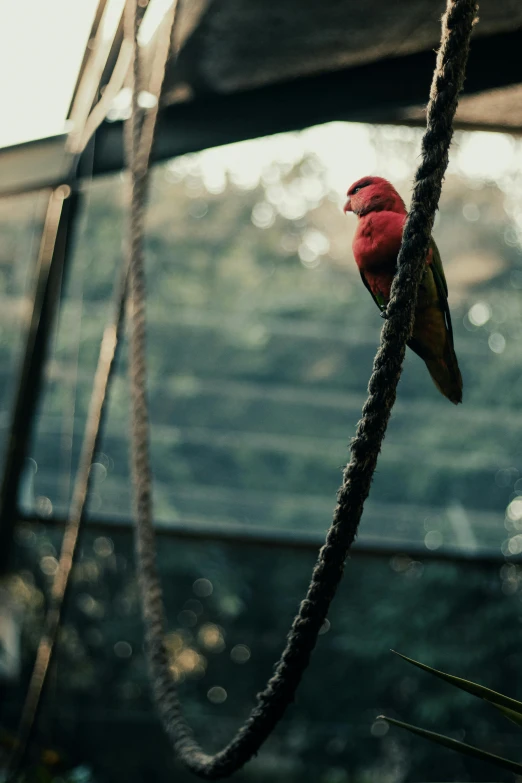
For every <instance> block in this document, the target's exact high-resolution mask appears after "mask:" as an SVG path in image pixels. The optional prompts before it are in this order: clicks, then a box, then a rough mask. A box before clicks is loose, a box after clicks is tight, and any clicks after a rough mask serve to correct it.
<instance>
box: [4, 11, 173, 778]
mask: <svg viewBox="0 0 522 783" xmlns="http://www.w3.org/2000/svg"><path fill="white" fill-rule="evenodd" d="M176 11H177V2H174V3H173V5H172V7H171V9H170V11H169V12H168V13H167V16H166V17H165V19H164V20H163V22H162V25H161V27H160V30H159V34H158V36H157V42H156V51H155V56H154V61H153V64H152V71H151V77H150V81H149V83H148V84H147V88H148V91H149V92H150V93H151V94H152V95H154V96H155V97H156V99H157V100H156V104H155V105H154V107H153V108H151V109H150V110H149V111H148V112H147V113H146V114H145V115H144V117H143V119H142V121H141V124H142V132H141V134H140V138H139V139H138V148H137V154H138V159H139V161H140V162H141V166H142V167H144V168H145V169H148V162H149V158H150V152H151V148H152V141H153V133H154V127H155V125H156V117H157V114H158V110H159V97H160V94H161V88H162V85H163V79H164V75H165V67H166V63H167V59H168V55H169V52H170V50H171V45H172V39H173V35H174V25H175V20H176ZM124 44H125V45H124V46H122V52H121V53H120V56H119V58H118V63H117V66H116V69H115V75H113V76H112V77H111V79H110V81H109V85H108V87H107V90H106V92H107V94H108V95H112V94H113V93H114V91H115V90H116V89H119V88H120V86H121V82H122V81H123V78H124V76H125V72H126V71H127V70H128V65H130V58H129V50H128V42H124ZM133 49H134V47H132V50H133ZM104 98H105V93H104ZM100 104H101V105H100ZM109 108H110V101H109V100H103V98H102V101H101V102H100V103H99V104H97V105H96V106H95V107H94V109H93V111H92V112H91V114H90V115H89V117H88V118H87V122H86V127H85V129H84V131H83V133H82V135H81V138H82V142H81V144H79V146H78V151H77V152H76V153H75V155H74V159H73V168H74V169H75V168H76V166H77V163H78V160H79V155H80V153H81V151H83V150H84V149H85V147H86V145H87V141H88V139H89V138H91V136H92V134H93V133H94V132H95V131H96V129H97V128H98V126H99V124H100V122H101V121H102V120H103V117H104V116H105V114H106V113H107V110H108V109H109ZM142 114H144V113H142ZM127 286H128V267H127V265H124V268H123V270H122V272H120V274H119V275H118V277H117V279H116V282H115V285H114V292H113V312H112V314H111V318H110V320H109V322H108V323H107V325H106V327H105V329H104V332H103V337H102V342H101V345H100V351H99V356H98V362H97V366H96V371H95V376H94V382H93V389H92V393H91V399H90V402H89V410H88V412H87V418H86V424H85V431H84V436H83V441H82V450H81V454H80V460H79V464H78V471H77V475H76V480H75V484H74V490H73V496H72V500H71V508H70V510H69V516H68V520H67V524H66V525H65V530H64V536H63V541H62V547H61V551H60V557H59V560H58V568H57V571H56V574H55V576H54V579H53V584H52V587H51V595H50V599H49V607H48V610H47V613H46V616H45V621H44V629H43V632H42V637H41V640H40V643H39V645H38V649H37V652H36V658H35V663H34V666H33V671H32V674H31V679H30V682H29V687H28V689H27V695H26V698H25V702H24V705H23V708H22V715H21V718H20V723H19V726H18V730H17V737H16V744H15V747H14V749H13V752H12V754H11V757H10V759H9V763H8V771H7V772H8V775H7V779H8V780H9V781H13V780H15V779H16V776H17V775H18V773H19V772H20V770H21V769H22V768H23V765H24V762H25V759H26V755H27V752H28V749H29V745H30V742H31V739H32V736H33V732H34V730H35V727H36V723H37V720H38V714H39V710H40V706H41V703H42V698H43V695H44V690H45V686H46V682H47V678H48V673H49V670H50V666H51V663H52V660H53V656H54V652H55V649H56V639H57V636H58V630H59V627H60V622H61V617H62V611H63V606H64V604H65V601H66V598H67V592H68V587H69V581H70V575H71V570H72V567H73V564H74V561H75V557H76V552H77V548H78V541H79V537H80V533H81V530H82V527H83V523H84V520H85V510H86V505H87V500H88V497H89V490H90V482H91V465H92V462H93V458H94V456H95V454H96V452H97V451H98V448H99V444H100V439H101V433H102V428H103V421H104V417H105V413H106V406H107V401H108V394H109V390H110V385H111V381H112V378H113V376H114V368H115V360H116V356H117V350H118V347H119V345H120V342H121V336H122V332H123V324H124V318H125V302H126V298H127Z"/></svg>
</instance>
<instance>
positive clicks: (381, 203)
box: [344, 177, 406, 217]
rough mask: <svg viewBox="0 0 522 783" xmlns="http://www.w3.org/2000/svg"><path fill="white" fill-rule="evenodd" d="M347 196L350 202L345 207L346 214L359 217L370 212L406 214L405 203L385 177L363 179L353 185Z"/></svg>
mask: <svg viewBox="0 0 522 783" xmlns="http://www.w3.org/2000/svg"><path fill="white" fill-rule="evenodd" d="M346 195H347V196H348V201H347V202H346V204H345V205H344V212H353V213H355V214H356V215H357V217H362V216H363V215H367V214H368V213H369V212H382V211H388V212H399V213H400V214H401V215H404V214H405V213H406V207H405V206H404V201H403V200H402V198H401V197H400V196H399V194H398V193H397V191H396V190H395V188H394V187H393V185H392V184H391V182H388V180H387V179H383V177H362V178H361V179H358V180H357V182H354V183H353V185H352V186H351V187H350V188H349V189H348V193H347V194H346Z"/></svg>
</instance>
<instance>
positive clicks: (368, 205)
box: [344, 177, 462, 405]
mask: <svg viewBox="0 0 522 783" xmlns="http://www.w3.org/2000/svg"><path fill="white" fill-rule="evenodd" d="M347 195H348V201H347V202H346V204H345V207H344V211H345V212H353V213H354V214H355V215H357V217H358V221H357V230H356V232H355V236H354V238H353V244H352V247H353V255H354V257H355V263H356V264H357V266H358V267H359V272H360V274H361V278H362V281H363V283H364V285H365V286H366V288H367V289H368V291H369V292H370V294H371V295H372V297H373V300H374V301H375V303H376V304H377V306H378V307H379V309H380V310H381V312H382V314H383V317H386V305H387V304H388V302H389V300H390V288H391V284H392V280H393V277H394V275H395V272H396V269H397V256H398V254H399V249H400V246H401V240H402V232H403V229H404V224H405V222H406V216H407V212H406V207H405V205H404V202H403V200H402V199H401V197H400V196H399V194H398V193H397V191H396V190H395V188H394V187H393V185H392V184H390V183H389V182H388V181H387V180H385V179H383V178H382V177H363V178H362V179H360V180H358V181H357V182H355V183H354V184H353V185H352V186H351V188H350V189H349V190H348V193H347ZM408 345H409V347H410V348H411V349H412V351H415V353H416V354H417V355H418V356H420V357H421V359H424V361H425V362H426V366H427V368H428V370H429V373H430V375H431V377H432V378H433V380H434V382H435V386H436V387H437V388H438V389H439V391H440V392H442V394H443V395H444V396H445V397H447V398H448V400H451V402H453V403H455V405H457V404H458V403H459V402H462V376H461V374H460V370H459V365H458V361H457V357H456V355H455V349H454V347H453V331H452V328H451V317H450V311H449V307H448V286H447V284H446V278H445V277H444V269H443V267H442V261H441V258H440V254H439V251H438V250H437V245H436V244H435V242H434V240H433V238H432V239H431V242H430V249H429V251H428V255H427V257H426V271H425V272H424V276H423V278H422V280H421V284H420V287H419V295H418V300H417V306H416V308H415V322H414V326H413V334H412V336H411V339H410V340H409V342H408Z"/></svg>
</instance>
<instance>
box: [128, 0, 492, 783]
mask: <svg viewBox="0 0 522 783" xmlns="http://www.w3.org/2000/svg"><path fill="white" fill-rule="evenodd" d="M136 8H137V2H136V0H128V2H127V14H126V18H127V25H126V35H127V36H128V37H129V38H132V43H133V45H134V46H135V42H136V38H137V32H138V27H139V20H138V17H137V14H136ZM476 12H477V4H476V2H475V0H448V2H447V8H446V13H445V16H444V18H443V24H442V40H441V47H440V51H439V54H438V58H437V67H436V70H435V74H434V78H433V83H432V87H431V93H430V102H429V105H428V114H427V129H426V132H425V134H424V138H423V144H422V161H421V164H420V166H419V169H418V171H417V174H416V177H415V183H414V189H413V201H412V206H411V211H410V214H409V217H408V219H407V222H406V226H405V229H404V235H403V242H402V246H401V250H400V253H399V258H398V271H397V274H396V276H395V280H394V282H393V285H392V290H391V298H390V303H389V305H388V307H387V312H388V316H389V317H388V319H387V320H386V321H385V324H384V327H383V330H382V333H381V345H380V347H379V350H378V351H377V354H376V357H375V360H374V364H373V370H372V375H371V378H370V382H369V386H368V399H367V401H366V403H365V405H364V407H363V411H362V418H361V420H360V422H359V424H358V426H357V431H356V434H355V437H354V439H353V441H352V443H351V458H350V462H349V463H348V465H347V466H346V468H345V470H344V473H343V482H342V486H341V488H340V490H339V493H338V502H337V506H336V509H335V512H334V517H333V521H332V524H331V527H330V529H329V531H328V534H327V537H326V543H325V545H324V546H323V547H322V549H321V551H320V553H319V558H318V561H317V564H316V566H315V568H314V571H313V574H312V579H311V582H310V586H309V588H308V592H307V595H306V598H305V599H304V601H303V602H302V603H301V606H300V608H299V612H298V614H297V616H296V618H295V620H294V622H293V624H292V628H291V630H290V633H289V636H288V640H287V644H286V647H285V649H284V651H283V654H282V656H281V659H280V660H279V662H278V664H277V665H276V667H275V673H274V675H273V676H272V678H271V679H270V680H269V681H268V683H267V685H266V688H265V690H264V691H262V692H261V693H260V694H259V695H258V697H257V704H256V706H255V707H254V709H253V710H252V713H251V715H250V717H249V718H248V719H247V721H246V722H245V724H244V725H243V726H242V727H241V728H240V729H239V731H238V732H237V734H236V736H235V737H234V738H233V739H232V741H231V742H230V743H229V744H228V745H227V746H226V747H225V748H224V749H223V750H221V751H220V752H219V753H217V754H216V755H214V756H209V755H207V754H205V753H203V751H202V750H201V749H200V747H199V745H198V744H197V742H196V741H195V739H194V737H193V734H192V731H191V729H190V727H189V726H188V725H187V723H186V721H185V718H184V716H183V714H182V710H181V705H180V702H179V698H178V694H177V690H176V687H175V685H174V683H173V680H172V677H171V675H170V671H169V661H168V655H167V651H166V648H165V644H164V616H163V615H164V611H163V601H162V595H161V587H160V583H159V578H158V573H157V566H156V555H155V543H154V527H153V515H152V499H151V496H152V492H151V487H152V475H151V468H150V459H149V450H148V449H149V444H148V438H149V435H148V433H149V425H148V410H147V399H146V364H145V343H146V335H145V276H144V269H143V215H144V197H145V187H144V183H145V184H146V178H147V173H146V171H144V170H143V168H141V167H140V160H139V158H138V156H137V154H136V149H137V139H138V138H139V125H140V123H139V107H138V104H137V97H136V94H137V90H136V85H139V80H140V65H139V60H138V58H137V57H135V61H134V81H135V89H134V98H133V111H132V116H131V118H130V119H129V121H128V129H129V133H128V134H127V139H128V143H127V156H128V161H129V168H130V170H131V180H132V181H131V199H130V200H131V215H130V228H129V238H130V241H129V248H130V264H129V268H130V303H131V308H130V310H131V350H130V374H131V396H132V467H133V481H134V492H135V495H134V508H135V519H136V554H137V567H138V573H139V581H140V588H141V598H142V610H143V617H144V622H145V630H146V640H147V657H148V661H149V668H150V672H151V676H152V680H153V689H154V694H155V697H156V701H157V704H158V708H159V712H160V715H161V718H162V721H163V725H164V727H165V730H166V733H167V735H168V737H169V739H170V741H171V743H172V746H173V749H174V752H175V753H176V755H177V756H178V757H179V758H180V759H181V761H182V762H183V763H184V764H185V765H186V766H187V767H188V768H189V769H190V770H191V771H192V772H194V773H195V774H197V775H199V776H200V777H202V778H205V779H208V780H213V779H218V778H222V777H227V776H229V775H231V774H232V773H234V772H235V771H236V770H238V769H239V768H240V767H241V766H243V765H244V764H245V763H246V762H247V761H248V760H249V759H250V758H251V757H252V756H253V755H254V754H255V753H257V751H258V750H259V748H260V747H261V745H262V744H263V742H264V741H265V740H266V738H267V737H268V735H269V734H270V733H271V731H272V730H273V728H274V726H275V725H276V724H277V722H278V721H279V719H280V718H281V716H282V715H283V713H284V711H285V709H286V707H287V706H288V705H289V704H290V703H291V702H292V700H293V698H294V695H295V691H296V689H297V686H298V684H299V682H300V680H301V677H302V675H303V672H304V670H305V669H306V667H307V665H308V661H309V659H310V655H311V652H312V650H313V648H314V646H315V643H316V641H317V636H318V633H319V630H320V628H321V626H322V624H323V622H324V620H325V619H326V615H327V612H328V609H329V606H330V603H331V601H332V599H333V597H334V594H335V591H336V589H337V586H338V584H339V582H340V579H341V577H342V573H343V569H344V563H345V560H346V557H347V555H348V551H349V549H350V546H351V545H352V543H353V540H354V538H355V536H356V533H357V528H358V525H359V521H360V518H361V514H362V510H363V505H364V502H365V500H366V498H367V496H368V494H369V490H370V484H371V480H372V477H373V473H374V470H375V466H376V464H377V458H378V455H379V452H380V449H381V445H382V441H383V438H384V435H385V432H386V428H387V425H388V420H389V417H390V413H391V409H392V407H393V404H394V402H395V397H396V391H397V384H398V382H399V378H400V375H401V372H402V365H403V361H404V353H405V346H406V342H407V340H408V339H409V337H410V335H411V331H412V325H413V319H414V311H415V304H416V298H417V291H418V287H419V283H420V279H421V276H422V273H423V270H424V263H425V258H426V254H427V250H428V243H429V239H430V234H431V230H432V227H433V220H434V216H435V211H436V209H437V205H438V201H439V197H440V192H441V187H442V180H443V177H444V173H445V171H446V167H447V163H448V150H449V145H450V143H451V137H452V123H453V117H454V114H455V110H456V107H457V100H458V95H459V92H460V90H461V89H462V84H463V81H464V74H465V67H466V62H467V57H468V49H469V40H470V36H471V31H472V26H473V22H474V19H475V15H476Z"/></svg>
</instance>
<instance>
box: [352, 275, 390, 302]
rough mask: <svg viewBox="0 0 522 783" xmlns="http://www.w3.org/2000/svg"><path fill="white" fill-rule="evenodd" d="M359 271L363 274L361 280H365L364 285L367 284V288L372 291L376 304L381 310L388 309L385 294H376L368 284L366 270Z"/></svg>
mask: <svg viewBox="0 0 522 783" xmlns="http://www.w3.org/2000/svg"><path fill="white" fill-rule="evenodd" d="M359 272H360V275H361V280H362V281H363V283H364V285H365V286H366V288H367V289H368V291H369V292H370V294H371V297H372V299H373V301H374V302H375V304H376V305H377V307H378V308H379V310H380V311H381V312H383V311H384V310H386V301H385V299H384V296H380V295H379V294H374V293H373V291H372V289H371V288H370V286H369V285H368V281H367V280H366V278H365V276H364V272H362V271H361V270H359Z"/></svg>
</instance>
